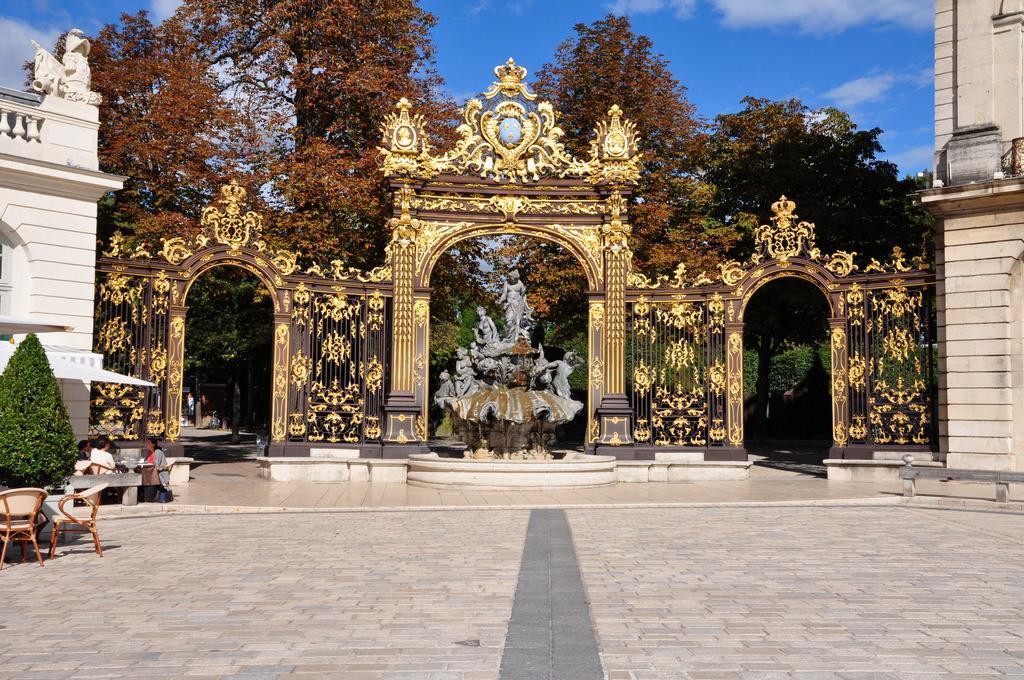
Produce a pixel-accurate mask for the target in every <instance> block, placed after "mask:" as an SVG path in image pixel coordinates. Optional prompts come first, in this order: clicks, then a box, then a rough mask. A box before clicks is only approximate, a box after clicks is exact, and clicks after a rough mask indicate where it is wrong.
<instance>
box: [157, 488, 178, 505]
mask: <svg viewBox="0 0 1024 680" xmlns="http://www.w3.org/2000/svg"><path fill="white" fill-rule="evenodd" d="M173 500H174V493H172V492H171V490H170V489H168V488H167V487H166V486H164V487H161V488H160V490H159V491H157V492H156V502H157V503H170V502H171V501H173Z"/></svg>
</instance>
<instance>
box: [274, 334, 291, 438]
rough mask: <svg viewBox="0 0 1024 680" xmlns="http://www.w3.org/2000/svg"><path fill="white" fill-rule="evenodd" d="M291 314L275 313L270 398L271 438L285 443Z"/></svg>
mask: <svg viewBox="0 0 1024 680" xmlns="http://www.w3.org/2000/svg"><path fill="white" fill-rule="evenodd" d="M291 351H292V350H291V316H290V315H289V314H275V315H274V377H273V382H272V384H273V390H272V392H271V399H270V440H271V442H273V443H274V444H284V441H285V435H286V433H287V423H288V369H289V359H290V358H291Z"/></svg>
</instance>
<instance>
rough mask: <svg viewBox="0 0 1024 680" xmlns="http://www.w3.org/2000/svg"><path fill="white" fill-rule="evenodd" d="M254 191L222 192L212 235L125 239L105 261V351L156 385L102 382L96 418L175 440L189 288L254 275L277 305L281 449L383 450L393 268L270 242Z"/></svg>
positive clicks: (99, 311)
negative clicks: (253, 203)
mask: <svg viewBox="0 0 1024 680" xmlns="http://www.w3.org/2000/svg"><path fill="white" fill-rule="evenodd" d="M245 198H246V196H245V190H244V189H242V187H240V186H238V185H237V184H234V183H232V184H229V185H227V186H225V187H223V188H222V189H221V199H220V201H219V204H218V205H212V206H210V207H207V208H206V209H205V210H204V211H203V216H202V225H203V230H202V232H201V233H200V234H199V235H198V236H196V237H195V238H191V239H185V238H172V239H167V240H164V241H162V242H161V244H160V248H159V249H158V250H155V251H150V249H149V248H147V247H146V246H145V245H142V246H139V247H136V248H131V249H128V250H126V249H125V246H124V245H123V242H122V241H121V239H120V238H119V237H115V239H114V241H113V243H112V244H111V249H110V250H109V251H107V252H105V253H103V257H101V258H99V260H98V261H97V278H98V282H97V295H96V334H95V342H96V350H97V351H98V352H102V353H103V354H104V355H105V357H106V361H107V365H108V366H110V367H111V368H113V369H114V370H117V371H120V372H122V373H126V374H128V375H132V376H135V377H139V378H143V379H145V380H149V381H151V382H153V383H156V387H155V388H138V387H129V386H122V385H117V384H111V383H94V384H93V389H92V401H91V418H90V422H91V427H92V430H93V431H94V432H96V433H103V434H107V435H109V436H111V437H113V438H115V439H120V440H125V441H129V442H132V441H136V442H137V441H138V440H140V439H141V438H142V437H144V436H147V435H155V436H159V437H163V438H166V439H167V440H168V441H170V442H172V443H173V442H177V441H178V439H179V435H180V427H181V400H182V374H183V369H184V359H185V356H184V354H185V320H186V315H187V314H188V306H187V299H188V292H189V289H190V288H191V286H192V284H193V283H195V281H196V279H197V278H198V277H199V276H200V275H202V274H203V273H204V272H206V271H208V270H210V269H212V268H214V267H219V266H233V267H239V268H241V269H244V270H246V271H248V272H251V273H252V274H253V275H254V276H256V278H258V279H259V280H260V281H261V282H262V283H263V285H264V286H265V287H266V288H267V290H268V291H269V292H270V294H271V297H272V299H273V304H274V335H273V343H274V349H273V351H274V360H273V361H274V365H273V381H272V398H271V418H270V446H269V451H270V454H271V455H309V453H310V449H313V448H319V447H335V448H338V447H340V448H350V449H358V450H359V451H360V452H361V453H363V454H366V455H373V454H374V452H377V455H379V451H380V440H381V422H382V420H381V418H382V413H383V405H384V395H385V393H386V388H387V362H388V357H389V355H390V354H389V348H388V343H389V337H390V332H389V325H390V321H389V306H390V301H391V285H390V278H391V271H390V269H389V268H388V266H387V265H385V266H383V267H380V268H377V269H374V270H372V271H370V272H360V271H358V270H354V269H351V268H344V267H343V266H342V265H341V263H340V262H337V261H335V262H332V263H331V266H330V267H327V268H322V267H320V266H319V265H316V264H313V265H309V266H307V267H306V268H305V269H302V268H301V267H300V264H299V262H300V259H301V258H300V255H299V254H298V253H294V252H288V251H284V250H274V249H272V248H270V247H269V246H268V245H267V244H266V242H265V241H264V240H263V235H262V229H263V219H262V217H261V216H260V215H259V214H257V213H255V212H251V211H249V212H247V211H245Z"/></svg>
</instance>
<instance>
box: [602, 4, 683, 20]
mask: <svg viewBox="0 0 1024 680" xmlns="http://www.w3.org/2000/svg"><path fill="white" fill-rule="evenodd" d="M696 6H697V0H614V2H612V3H610V4H609V5H608V10H609V11H610V12H611V13H612V14H618V15H624V14H649V13H651V12H660V11H662V10H664V9H669V10H672V11H673V12H675V15H676V16H677V17H681V18H686V17H689V16H690V15H691V14H693V10H694V9H695V8H696Z"/></svg>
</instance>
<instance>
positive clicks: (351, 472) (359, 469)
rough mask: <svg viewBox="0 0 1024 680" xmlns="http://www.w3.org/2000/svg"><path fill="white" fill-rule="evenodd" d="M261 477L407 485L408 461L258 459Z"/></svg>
mask: <svg viewBox="0 0 1024 680" xmlns="http://www.w3.org/2000/svg"><path fill="white" fill-rule="evenodd" d="M256 462H257V463H258V464H259V466H260V477H263V478H264V479H269V480H270V481H273V482H376V483H404V482H405V473H406V461H404V460H394V459H387V458H348V459H343V458H312V457H310V458H297V457H292V456H285V457H271V458H257V459H256Z"/></svg>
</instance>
